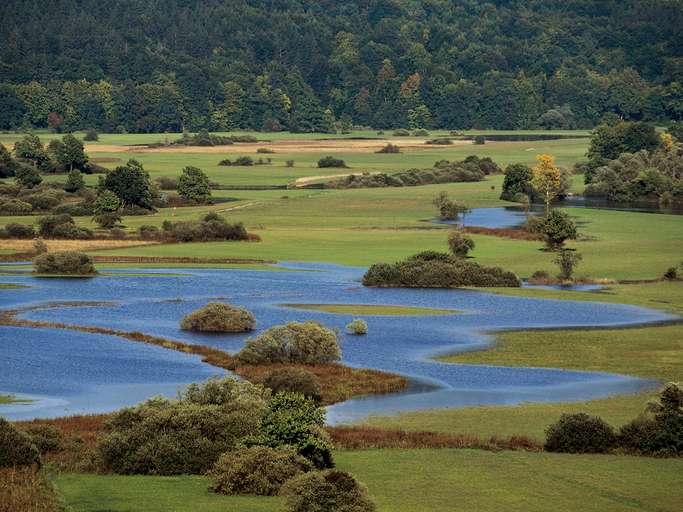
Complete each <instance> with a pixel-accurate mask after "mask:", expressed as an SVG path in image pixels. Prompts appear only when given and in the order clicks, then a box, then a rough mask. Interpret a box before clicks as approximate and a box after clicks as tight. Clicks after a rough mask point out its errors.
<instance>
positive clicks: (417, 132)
mask: <svg viewBox="0 0 683 512" xmlns="http://www.w3.org/2000/svg"><path fill="white" fill-rule="evenodd" d="M411 135H412V136H413V137H429V132H428V131H427V130H425V129H424V128H418V129H417V130H413V133H412V134H411Z"/></svg>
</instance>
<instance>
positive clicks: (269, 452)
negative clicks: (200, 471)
mask: <svg viewBox="0 0 683 512" xmlns="http://www.w3.org/2000/svg"><path fill="white" fill-rule="evenodd" d="M312 469H313V464H311V463H310V462H309V461H308V459H306V458H304V457H302V456H301V455H299V454H297V452H296V451H295V450H294V449H292V448H290V447H281V448H271V447H268V446H252V447H250V448H240V449H237V450H235V451H232V452H227V453H224V454H223V455H221V456H220V458H219V459H218V461H216V464H215V465H214V466H213V469H212V470H211V471H210V472H209V477H210V478H211V479H212V483H211V485H210V486H209V490H211V491H213V492H217V493H221V494H227V495H236V494H237V495H239V494H255V495H259V496H274V495H276V494H277V493H278V492H279V491H280V488H281V487H282V485H283V484H284V483H285V482H286V481H287V480H289V479H291V478H294V477H295V476H298V475H300V474H302V473H306V472H308V471H311V470H312Z"/></svg>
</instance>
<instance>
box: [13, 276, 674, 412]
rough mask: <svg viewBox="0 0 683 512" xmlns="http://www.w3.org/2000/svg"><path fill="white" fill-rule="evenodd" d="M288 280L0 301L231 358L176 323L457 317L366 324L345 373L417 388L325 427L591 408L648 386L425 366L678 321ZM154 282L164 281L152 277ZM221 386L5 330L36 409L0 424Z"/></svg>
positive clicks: (155, 357) (224, 344)
mask: <svg viewBox="0 0 683 512" xmlns="http://www.w3.org/2000/svg"><path fill="white" fill-rule="evenodd" d="M287 267H289V269H283V270H282V271H256V270H217V269H192V270H187V269H183V270H180V271H178V270H174V271H171V272H176V273H177V272H181V273H182V274H185V275H169V274H168V272H169V271H163V270H139V271H138V270H136V271H134V272H135V273H136V274H146V275H142V276H140V275H137V276H123V275H121V276H113V277H109V276H101V277H97V278H93V279H45V278H43V279H40V278H34V277H29V276H12V277H3V278H2V281H3V282H14V283H19V284H25V285H29V286H31V287H30V288H25V289H16V290H5V291H2V292H1V293H2V295H0V301H2V307H4V308H10V307H11V308H15V307H21V306H29V305H36V304H44V303H48V302H63V301H112V302H113V304H111V305H106V306H97V307H70V308H58V309H46V310H41V311H32V312H29V313H24V314H23V316H24V317H26V318H31V319H36V320H47V321H59V322H65V323H73V324H81V325H97V326H102V327H110V328H116V329H121V330H125V331H142V332H144V333H147V334H154V335H159V336H163V337H167V338H170V339H175V340H182V341H186V342H189V343H200V344H204V345H211V346H215V347H218V348H221V349H223V350H226V351H229V352H234V351H237V350H239V349H240V348H241V347H242V345H243V343H244V341H245V339H246V338H247V337H248V336H249V335H234V334H231V335H206V334H194V333H187V332H184V331H181V330H180V329H179V328H178V322H179V320H180V318H182V316H183V315H185V314H187V313H189V312H190V311H192V310H194V309H196V308H198V307H200V306H202V305H203V304H205V303H206V302H207V301H209V300H223V301H226V302H229V303H232V304H235V305H239V306H243V307H246V308H248V309H250V310H251V311H252V312H253V313H254V315H255V317H256V319H257V322H258V325H257V328H258V330H262V329H266V328H268V327H270V326H272V325H276V324H280V323H284V322H287V321H290V320H299V321H301V320H307V319H314V320H318V321H320V322H322V323H324V324H326V325H328V326H331V327H332V326H334V327H339V328H340V329H343V327H344V326H345V325H346V324H347V323H348V322H349V321H350V320H351V319H352V318H353V317H352V315H345V314H332V313H325V312H321V311H306V310H301V309H296V308H290V307H284V306H281V304H283V303H304V304H305V303H355V304H387V305H403V306H417V307H431V308H437V309H453V310H454V311H457V310H459V311H461V312H462V313H461V314H454V315H445V316H443V315H437V316H420V317H415V316H413V317H396V316H371V315H362V317H363V318H364V319H365V320H366V321H367V323H368V326H369V333H368V335H366V336H351V335H344V336H343V338H342V351H343V362H344V363H346V364H349V365H352V366H359V367H369V368H377V369H381V370H386V371H391V372H398V373H402V374H404V375H407V376H410V377H412V379H413V380H412V382H413V384H412V386H411V388H410V389H409V390H408V391H406V392H403V393H397V394H393V395H382V396H373V397H368V398H363V399H356V400H350V401H348V402H345V403H342V404H337V405H334V406H332V407H330V408H329V411H328V420H329V421H330V422H332V423H334V422H341V421H348V420H352V419H358V418H361V417H364V416H367V415H369V414H390V413H395V412H398V411H407V410H416V409H425V408H435V407H462V406H468V405H478V404H515V403H519V402H523V401H539V402H543V401H567V400H586V399H591V398H597V397H602V396H606V395H610V394H613V393H621V392H631V391H636V390H639V389H642V388H645V387H648V386H653V385H654V383H653V382H650V381H646V380H643V379H637V378H632V377H628V376H620V375H612V374H607V373H596V372H577V371H565V370H560V369H543V368H511V367H509V368H506V367H496V366H480V365H460V364H445V363H439V362H436V361H433V360H431V359H430V357H432V356H434V355H438V354H445V353H453V352H458V351H466V350H476V349H482V348H485V347H487V345H488V344H489V343H490V342H491V338H490V336H489V335H486V334H484V332H488V331H495V330H500V329H517V328H540V327H572V326H610V325H612V326H613V325H625V324H634V323H645V322H655V321H663V320H668V319H671V318H674V317H673V316H671V315H667V314H664V313H661V312H658V311H654V310H648V309H643V308H638V307H634V306H626V305H615V304H603V303H590V302H572V301H554V300H537V299H529V298H522V297H506V296H502V295H493V294H488V293H482V292H476V291H469V290H435V289H384V288H383V289H376V288H365V287H363V286H361V285H360V282H359V280H360V277H361V276H362V274H363V271H364V269H360V268H350V267H341V266H333V265H313V264H296V265H295V264H291V265H287ZM288 270H304V271H288ZM126 272H127V273H131V272H132V271H131V270H127V271H126ZM161 273H166V275H163V276H160V275H156V276H155V274H161ZM568 293H571V292H568ZM220 373H221V370H220V369H218V368H214V367H210V366H208V365H206V364H203V363H201V362H200V361H199V359H198V358H197V357H196V356H190V355H186V354H183V353H180V352H175V351H171V350H165V349H162V348H159V347H152V346H149V345H144V344H140V343H135V342H131V341H128V340H126V339H123V338H118V337H113V336H105V335H90V334H85V333H79V332H74V331H68V330H57V329H29V328H24V329H19V328H7V327H2V328H0V393H13V394H16V395H24V396H25V395H29V396H31V397H34V398H36V399H37V401H36V402H34V403H33V404H31V405H12V406H0V414H2V415H5V416H7V417H10V418H13V419H17V418H32V417H46V416H58V415H63V414H65V413H69V414H73V413H77V412H79V413H82V412H102V411H107V410H114V409H116V408H119V407H121V406H123V405H129V404H134V403H137V402H138V401H140V400H141V399H143V398H145V397H148V396H152V395H155V394H164V395H173V394H174V393H175V392H176V390H177V389H178V388H179V387H182V386H183V385H185V384H187V383H189V382H193V381H199V380H203V379H205V378H207V377H208V376H210V375H214V374H220Z"/></svg>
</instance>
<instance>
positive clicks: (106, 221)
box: [93, 212, 123, 229]
mask: <svg viewBox="0 0 683 512" xmlns="http://www.w3.org/2000/svg"><path fill="white" fill-rule="evenodd" d="M122 218H123V217H121V214H120V213H119V212H105V213H98V214H97V215H95V216H94V217H93V220H94V221H95V222H96V223H97V225H98V226H99V227H101V228H102V229H111V228H113V227H114V226H116V225H117V224H118V223H119V222H121V219H122Z"/></svg>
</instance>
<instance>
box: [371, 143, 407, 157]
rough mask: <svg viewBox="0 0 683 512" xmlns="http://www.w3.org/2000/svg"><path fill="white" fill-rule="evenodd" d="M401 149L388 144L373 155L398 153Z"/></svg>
mask: <svg viewBox="0 0 683 512" xmlns="http://www.w3.org/2000/svg"><path fill="white" fill-rule="evenodd" d="M400 152H401V148H400V147H398V146H397V145H396V144H392V143H391V142H389V143H388V144H387V145H386V146H384V147H383V148H382V149H378V150H377V151H375V153H394V154H395V153H400Z"/></svg>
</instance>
